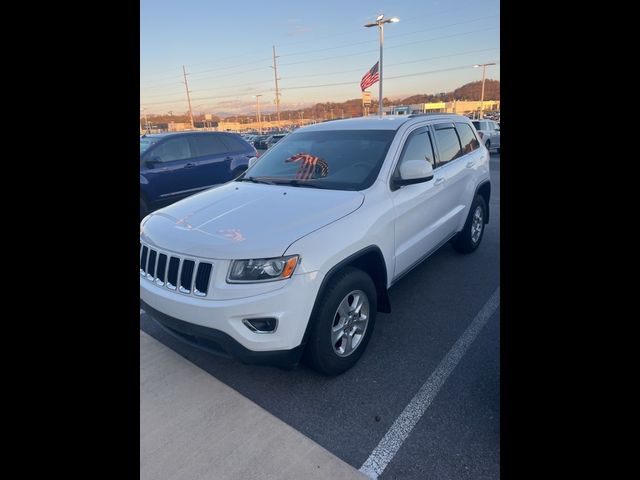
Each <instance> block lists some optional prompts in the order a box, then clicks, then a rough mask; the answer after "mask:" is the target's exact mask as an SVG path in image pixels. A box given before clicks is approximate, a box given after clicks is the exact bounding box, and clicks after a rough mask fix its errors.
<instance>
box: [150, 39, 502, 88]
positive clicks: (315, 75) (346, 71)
mask: <svg viewBox="0 0 640 480" xmlns="http://www.w3.org/2000/svg"><path fill="white" fill-rule="evenodd" d="M492 50H499V48H495V47H494V48H482V49H477V50H468V51H466V52H457V53H451V54H447V55H438V56H435V57H426V58H419V59H417V60H410V61H407V62H398V63H390V64H388V65H387V67H395V66H398V65H407V64H411V63H419V62H424V61H428V60H439V59H443V58H450V57H458V56H462V55H469V54H472V53H481V52H488V51H492ZM366 66H367V65H365V66H364V67H361V68H357V69H352V70H342V71H339V72H323V73H313V74H310V75H296V76H293V77H287V80H291V79H297V78H309V77H320V76H326V75H340V74H343V73H353V72H360V71H362V70H363V68H366ZM268 83H271V80H265V81H263V82H249V83H243V84H239V85H231V86H226V87H210V88H200V89H198V91H199V92H205V91H210V90H228V89H230V88H238V87H247V86H249V87H254V86H255V87H257V86H259V85H266V84H268ZM252 91H255V89H254V90H252ZM244 93H249V92H243V94H244ZM170 95H175V94H174V93H168V94H162V95H149V96H145V98H157V97H167V96H170Z"/></svg>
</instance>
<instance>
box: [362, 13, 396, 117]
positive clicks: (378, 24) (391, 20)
mask: <svg viewBox="0 0 640 480" xmlns="http://www.w3.org/2000/svg"><path fill="white" fill-rule="evenodd" d="M399 21H400V19H399V18H398V17H391V18H388V19H386V20H385V18H384V14H383V13H381V14H380V15H378V18H376V21H375V23H367V24H366V25H365V27H367V28H369V27H378V32H379V37H380V63H379V65H378V72H379V73H380V79H379V80H378V84H379V85H378V86H379V88H380V89H379V91H378V115H380V118H382V47H383V46H384V24H385V23H396V22H399Z"/></svg>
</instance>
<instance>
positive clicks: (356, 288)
mask: <svg viewBox="0 0 640 480" xmlns="http://www.w3.org/2000/svg"><path fill="white" fill-rule="evenodd" d="M377 308H378V304H377V295H376V287H375V285H374V283H373V280H371V277H370V276H369V275H367V274H366V273H365V272H363V271H362V270H358V269H356V268H352V267H347V268H345V269H344V270H343V271H342V272H340V273H338V274H337V276H336V277H335V278H333V279H332V280H331V283H330V284H329V286H328V287H327V289H326V290H325V292H324V294H323V296H322V298H321V299H320V303H319V308H318V310H317V313H316V315H315V317H314V318H312V319H311V321H313V326H312V330H311V335H310V337H309V341H308V343H307V347H306V349H305V358H306V360H307V361H308V363H310V365H311V366H312V367H313V368H314V369H315V370H317V371H319V372H321V373H323V374H325V375H329V376H335V375H339V374H341V373H343V372H344V371H346V370H348V369H350V368H351V367H352V366H353V365H355V363H356V362H357V361H358V360H359V359H360V357H361V356H362V354H363V353H364V350H365V349H366V348H367V344H368V343H369V340H370V339H371V335H372V333H373V327H374V325H375V320H376V311H377Z"/></svg>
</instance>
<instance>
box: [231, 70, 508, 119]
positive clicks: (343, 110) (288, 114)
mask: <svg viewBox="0 0 640 480" xmlns="http://www.w3.org/2000/svg"><path fill="white" fill-rule="evenodd" d="M481 91H482V81H480V80H478V81H477V82H471V83H467V84H465V85H462V86H461V87H459V88H456V89H455V90H454V91H452V92H441V93H434V94H426V93H423V94H417V95H411V96H410V97H406V98H401V99H396V100H391V99H389V98H385V99H384V102H383V103H384V105H385V106H389V105H410V104H413V103H428V102H452V101H453V100H480V96H481ZM372 93H373V94H374V95H375V89H374V91H373V92H372ZM484 98H485V100H500V81H499V80H491V79H487V80H485V82H484ZM377 108H378V102H377V101H376V100H374V101H373V105H372V106H371V109H370V111H372V112H375V111H376V110H377ZM332 109H333V118H334V119H335V118H341V117H342V115H343V114H344V116H345V117H355V116H360V115H362V100H361V99H360V98H354V99H351V100H346V101H344V102H339V103H338V102H325V103H316V104H315V105H314V106H313V107H306V108H304V109H302V110H284V111H281V112H280V118H281V119H282V120H288V119H289V118H291V120H292V121H294V120H296V119H299V118H300V112H301V111H303V112H304V118H315V119H317V120H322V119H325V120H329V119H331V118H332V117H331V110H332ZM270 113H272V112H270ZM233 118H234V116H232V115H230V116H227V117H226V118H225V119H229V120H232V119H233Z"/></svg>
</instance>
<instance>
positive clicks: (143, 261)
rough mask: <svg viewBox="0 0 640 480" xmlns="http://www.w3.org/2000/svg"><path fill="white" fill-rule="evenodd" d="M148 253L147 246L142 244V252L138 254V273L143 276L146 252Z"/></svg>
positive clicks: (145, 270)
mask: <svg viewBox="0 0 640 480" xmlns="http://www.w3.org/2000/svg"><path fill="white" fill-rule="evenodd" d="M148 253H149V247H147V246H146V245H144V246H143V247H142V253H141V254H140V275H142V276H143V277H144V276H145V275H146V273H147V254H148Z"/></svg>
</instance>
